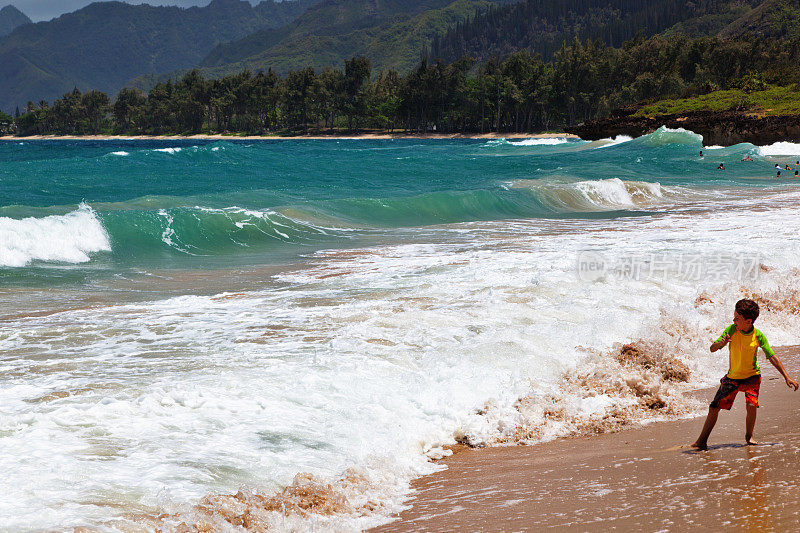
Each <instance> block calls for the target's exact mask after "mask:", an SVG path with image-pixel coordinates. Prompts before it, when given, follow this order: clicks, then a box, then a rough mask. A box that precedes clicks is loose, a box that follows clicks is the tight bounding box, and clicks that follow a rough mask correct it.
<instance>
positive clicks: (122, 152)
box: [111, 150, 131, 157]
mask: <svg viewBox="0 0 800 533" xmlns="http://www.w3.org/2000/svg"><path fill="white" fill-rule="evenodd" d="M111 155H117V156H120V157H125V156H128V155H131V154H130V153H129V152H125V151H123V150H120V151H119V152H111Z"/></svg>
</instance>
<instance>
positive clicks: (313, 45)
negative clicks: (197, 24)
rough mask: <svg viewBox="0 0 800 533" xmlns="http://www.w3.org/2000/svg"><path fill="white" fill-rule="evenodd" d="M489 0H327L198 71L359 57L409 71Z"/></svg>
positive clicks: (212, 57) (220, 50)
mask: <svg viewBox="0 0 800 533" xmlns="http://www.w3.org/2000/svg"><path fill="white" fill-rule="evenodd" d="M490 4H491V2H490V0H388V1H375V0H325V1H323V2H321V3H319V4H317V5H316V6H314V7H313V8H311V9H309V10H307V11H306V12H305V13H304V14H303V15H302V16H300V17H299V18H298V19H297V20H296V21H295V22H294V23H293V24H291V25H290V27H288V28H282V29H280V30H278V31H263V32H259V33H256V34H254V35H251V36H248V37H245V38H244V39H241V40H239V41H236V42H232V43H229V44H222V45H220V46H218V47H217V48H215V49H214V50H213V51H212V52H211V53H210V54H209V55H208V56H207V57H206V58H205V59H204V60H203V61H202V62H201V63H200V67H201V71H202V72H203V73H204V74H205V75H207V76H211V77H219V76H223V75H227V74H232V73H234V72H238V71H241V70H242V69H243V68H248V69H251V70H266V69H269V68H271V69H272V70H274V71H276V72H279V73H285V72H288V71H289V70H292V69H299V68H303V67H306V66H311V67H314V68H317V69H319V68H322V67H325V66H341V65H343V64H344V61H345V59H347V58H349V57H352V56H355V55H363V56H365V57H367V58H368V59H369V60H370V61H371V62H372V65H373V66H374V68H375V69H376V70H384V69H388V68H393V69H397V70H400V71H407V70H408V69H410V68H412V67H413V66H414V65H415V64H416V63H417V62H418V61H419V59H420V57H421V56H422V54H423V52H424V50H425V48H426V47H427V45H428V43H429V42H430V40H431V39H432V38H433V37H434V36H436V35H438V34H440V33H442V32H444V31H446V30H447V28H449V27H450V26H452V25H454V24H456V23H457V22H459V21H461V20H464V19H465V18H466V17H467V16H469V15H470V14H472V13H474V12H475V10H476V9H484V8H486V7H488V6H489V5H490Z"/></svg>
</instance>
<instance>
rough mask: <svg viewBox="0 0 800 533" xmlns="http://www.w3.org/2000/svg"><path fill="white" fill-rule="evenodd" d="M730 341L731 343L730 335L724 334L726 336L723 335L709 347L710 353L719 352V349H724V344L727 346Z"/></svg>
mask: <svg viewBox="0 0 800 533" xmlns="http://www.w3.org/2000/svg"><path fill="white" fill-rule="evenodd" d="M730 341H731V336H730V335H727V334H726V335H723V336H722V337H720V338H719V339H717V340H716V341H715V342H714V344H712V345H711V351H712V352H716V351H717V350H719V349H720V348H722V347H724V346H725V345H726V344H728V343H729V342H730Z"/></svg>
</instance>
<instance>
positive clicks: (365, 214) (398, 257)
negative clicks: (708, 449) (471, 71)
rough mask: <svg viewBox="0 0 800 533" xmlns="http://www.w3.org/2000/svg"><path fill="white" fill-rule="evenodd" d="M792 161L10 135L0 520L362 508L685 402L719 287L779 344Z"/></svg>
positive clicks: (717, 310)
mask: <svg viewBox="0 0 800 533" xmlns="http://www.w3.org/2000/svg"><path fill="white" fill-rule="evenodd" d="M701 151H702V155H701ZM748 155H749V156H750V157H751V158H752V159H753V161H742V159H743V158H744V157H746V156H748ZM798 160H800V145H795V144H790V143H779V144H775V145H771V146H762V147H758V146H754V145H751V144H739V145H735V146H731V147H726V148H723V147H713V146H704V145H703V141H702V138H701V137H700V136H698V135H695V134H693V133H691V132H688V131H684V130H668V129H664V128H662V129H660V130H658V131H657V132H655V133H653V134H650V135H647V136H643V137H640V138H636V139H630V138H627V137H619V138H616V139H607V140H603V141H595V142H586V141H581V140H578V139H571V138H544V139H539V138H532V139H520V140H504V139H497V140H463V139H459V140H414V139H402V140H355V139H354V140H346V139H341V140H333V139H325V140H264V141H250V140H247V141H245V140H230V141H228V140H226V141H212V140H209V141H201V140H181V141H175V140H147V141H145V140H131V141H120V140H109V141H72V140H58V141H49V140H37V141H28V140H22V141H20V140H6V141H2V142H0V295H2V308H0V450H1V451H0V471H1V472H2V473H3V475H2V476H0V491H1V492H2V493H3V494H4V497H3V498H2V499H0V531H9V532H10V531H14V532H16V531H35V530H39V529H48V530H66V529H71V528H74V527H79V526H86V527H90V528H95V529H96V530H101V531H119V530H125V531H134V530H137V528H140V529H141V530H147V529H148V528H150V529H152V528H155V527H162V528H164V529H165V530H171V528H172V529H174V528H176V527H177V525H178V524H180V523H186V524H210V525H211V526H210V527H212V528H213V529H214V530H220V531H224V530H225V528H229V529H230V530H231V531H233V530H234V526H233V525H231V524H230V523H228V522H225V518H224V517H225V516H231V513H233V514H235V513H236V512H238V513H239V514H241V506H246V507H248V506H249V507H248V508H249V509H250V515H249V516H250V517H251V518H250V520H251V525H253V524H255V525H257V526H258V527H271V528H273V529H276V530H292V529H294V530H308V529H312V528H313V529H322V530H325V529H333V530H358V529H362V528H366V527H369V526H372V525H377V524H380V523H383V522H385V521H386V520H387V517H388V516H389V515H390V514H391V513H393V512H395V511H397V510H398V509H401V508H402V506H403V505H404V500H405V498H406V497H407V496H408V494H409V483H410V481H411V480H412V479H414V478H416V477H419V476H421V475H424V474H426V473H430V472H433V471H435V470H436V469H438V468H441V466H440V465H439V464H437V463H436V462H435V461H432V459H437V458H439V457H442V456H444V455H447V454H448V453H449V451H448V450H447V448H446V446H448V445H451V444H454V443H455V442H457V441H458V442H464V443H468V444H470V445H473V446H483V445H502V444H516V443H526V444H535V443H536V442H541V441H544V440H549V439H553V438H556V437H560V436H567V435H575V434H586V433H587V432H588V433H591V432H593V431H594V432H597V431H605V430H608V429H614V428H615V427H617V426H619V427H622V426H625V425H630V424H638V423H644V422H647V421H651V420H660V419H665V418H675V417H681V416H691V415H693V414H696V413H698V412H701V411H702V410H703V406H702V405H699V404H698V403H697V402H696V401H695V400H692V399H691V398H690V397H689V396H688V395H687V394H686V393H687V392H688V391H689V390H691V389H696V388H699V387H702V386H707V385H710V384H713V383H714V381H715V380H718V379H719V378H720V377H721V376H722V374H724V372H725V370H726V369H727V357H726V356H725V355H722V356H720V354H722V353H723V352H718V353H716V354H710V353H709V352H708V345H709V344H710V343H711V342H712V341H713V340H714V339H715V338H716V337H717V336H718V335H719V333H720V332H721V331H722V329H724V327H725V326H727V325H728V324H729V323H731V319H732V314H733V304H734V303H735V302H736V300H738V299H739V298H741V297H743V296H747V297H753V298H755V299H757V300H758V301H759V302H760V304H761V307H762V316H761V317H760V318H759V320H758V322H757V327H759V328H760V329H761V330H762V331H763V332H764V333H765V334H766V335H767V337H768V339H769V340H770V342H771V343H772V345H773V346H780V345H788V344H797V341H796V331H797V329H798V327H799V326H800V313H798V309H800V292H798V291H800V271H798V270H797V261H798V257H800V239H799V238H798V235H799V234H800V216H798V208H800V180H798V179H796V178H794V170H791V171H787V170H785V166H786V165H789V166H790V167H792V169H795V168H797V167H798V164H796V161H798ZM720 163H724V165H725V167H726V169H725V170H718V169H717V167H718V165H719V164H720ZM776 164H777V165H779V166H780V167H781V168H783V169H784V170H783V171H782V176H781V177H780V178H778V177H776V174H777V170H776V169H775V165H776ZM623 345H629V347H630V346H633V348H634V351H633V353H634V355H635V354H639V355H640V356H641V357H639V358H638V359H637V358H636V357H634V358H633V359H635V361H633V362H631V360H630V358H629V359H625V357H620V355H619V354H620V353H623V352H625V350H622V352H621V346H623ZM625 353H628V354H630V353H631V350H630V349H629V350H628V351H627V352H625ZM642 357H644V359H647V360H650V361H651V362H652V361H655V363H652V364H650V363H647V362H646V361H645V362H644V363H643V362H642V361H643V360H644V359H642ZM648 358H649V359H648ZM637 361H638V362H637ZM678 367H679V368H680V369H683V371H684V374H686V375H685V376H684V378H681V379H674V376H673V377H671V374H670V375H668V374H669V372H667V371H664V369H665V368H667V369H669V368H673V369H674V368H678ZM790 370H791V369H790ZM687 379H688V381H686V380H687ZM693 437H694V436H693V435H692V436H686V439H687V442H690V440H688V439H690V438H693ZM287 486H288V488H285V487H287ZM304 491H305V492H304ZM276 493H277V495H276ZM301 493H305V494H311V493H313V494H317V495H322V496H324V498H323V499H324V501H325V504H324V505H323V507H322V508H320V509H317V511H318V512H313V513H310V512H308V510H307V509H306V508H305V507H303V505H304V504H302V503H298V502H299V501H300V499H302V498H300V496H301V495H302V494H301ZM235 494H238V496H236V497H229V496H225V495H235ZM199 502H203V503H202V504H201V505H198V503H199ZM237 506H239V507H237ZM235 509H239V511H235ZM286 509H289V510H292V509H294V510H295V511H296V512H290V513H288V516H287V515H286V514H284V512H282V511H285V510H286ZM255 525H254V526H253V527H256V526H255Z"/></svg>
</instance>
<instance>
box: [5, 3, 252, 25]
mask: <svg viewBox="0 0 800 533" xmlns="http://www.w3.org/2000/svg"><path fill="white" fill-rule="evenodd" d="M96 1H97V0H0V7H3V6H5V5H7V4H11V5H12V6H14V7H16V8H17V9H19V10H20V11H22V12H23V13H25V14H26V15H28V17H30V19H31V20H32V21H34V22H39V21H42V20H50V19H52V18H55V17H58V16H59V15H63V14H64V13H70V12H72V11H75V10H77V9H80V8H82V7H85V6H88V5H89V4H91V3H92V2H96ZM125 1H127V2H128V3H129V4H151V5H161V6H181V7H191V6H205V5H208V3H209V2H210V1H211V0H146V1H143V0H125ZM251 3H254V4H255V3H258V2H253V1H252V0H251Z"/></svg>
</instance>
